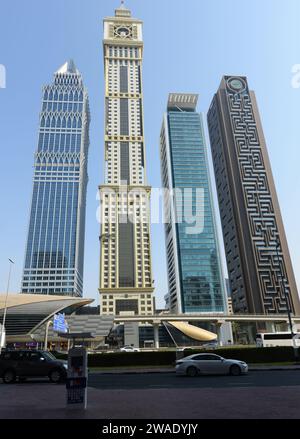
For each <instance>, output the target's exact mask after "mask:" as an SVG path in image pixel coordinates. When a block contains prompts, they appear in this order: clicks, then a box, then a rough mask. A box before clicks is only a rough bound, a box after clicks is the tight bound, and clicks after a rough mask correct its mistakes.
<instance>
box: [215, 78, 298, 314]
mask: <svg viewBox="0 0 300 439" xmlns="http://www.w3.org/2000/svg"><path fill="white" fill-rule="evenodd" d="M208 128H209V134H210V141H211V147H212V154H213V163H214V170H215V176H216V183H217V192H218V198H219V205H220V213H221V222H222V229H223V236H224V243H225V252H226V259H227V267H228V275H229V281H230V289H231V294H232V302H233V309H234V311H235V312H239V313H257V314H260V313H266V314H269V313H286V311H287V302H289V305H288V306H289V308H290V310H291V311H292V312H293V313H294V314H296V315H299V314H300V305H299V297H298V292H297V287H296V282H295V277H294V273H293V268H292V263H291V259H290V255H289V250H288V244H287V240H286V236H285V231H284V226H283V222H282V218H281V213H280V208H279V203H278V199H277V195H276V189H275V185H274V181H273V176H272V171H271V166H270V161H269V157H268V152H267V148H266V143H265V139H264V135H263V130H262V126H261V121H260V117H259V112H258V108H257V103H256V98H255V94H254V92H253V91H250V90H249V87H248V83H247V78H245V77H241V76H239V77H235V76H225V77H223V79H222V82H221V85H220V87H219V89H218V91H217V93H216V94H215V96H214V98H213V101H212V104H211V106H210V109H209V112H208ZM287 298H288V299H287Z"/></svg>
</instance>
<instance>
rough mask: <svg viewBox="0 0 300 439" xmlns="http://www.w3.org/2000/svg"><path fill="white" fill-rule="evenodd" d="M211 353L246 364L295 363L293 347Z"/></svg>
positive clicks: (223, 349)
mask: <svg viewBox="0 0 300 439" xmlns="http://www.w3.org/2000/svg"><path fill="white" fill-rule="evenodd" d="M198 352H203V351H199V350H198V351H194V350H193V351H189V352H188V353H185V356H188V355H192V354H196V353H198ZM209 352H211V353H214V354H217V355H220V356H221V357H224V358H230V359H233V360H241V361H245V362H246V363H281V362H290V361H294V360H295V357H294V349H293V348H292V347H286V346H282V347H274V348H255V347H249V348H247V347H245V348H235V347H232V348H218V349H214V350H210V351H209Z"/></svg>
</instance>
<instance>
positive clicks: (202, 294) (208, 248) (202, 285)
mask: <svg viewBox="0 0 300 439" xmlns="http://www.w3.org/2000/svg"><path fill="white" fill-rule="evenodd" d="M197 100H198V95H194V94H181V93H173V94H170V95H169V101H168V107H167V113H166V114H165V115H164V120H163V126H162V130H161V136H160V155H161V172H162V182H163V186H164V188H165V189H167V191H166V192H165V202H164V206H165V236H166V249H167V268H168V282H169V298H168V304H169V306H170V311H171V312H178V313H196V312H197V313H199V312H200V313H201V312H202V313H208V312H221V313H222V312H225V310H226V305H225V286H224V279H223V275H222V268H221V261H220V255H219V246H218V239H217V232H216V225H215V214H214V208H213V201H212V193H211V185H210V177H209V168H208V157H207V150H206V145H205V136H204V130H203V122H202V116H201V115H200V114H199V113H197V112H196V105H197ZM169 191H173V195H172V194H171V193H170V192H169Z"/></svg>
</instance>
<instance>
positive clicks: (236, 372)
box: [230, 364, 241, 376]
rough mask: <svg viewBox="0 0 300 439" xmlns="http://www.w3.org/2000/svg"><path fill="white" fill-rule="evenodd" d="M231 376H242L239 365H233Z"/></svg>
mask: <svg viewBox="0 0 300 439" xmlns="http://www.w3.org/2000/svg"><path fill="white" fill-rule="evenodd" d="M230 375H233V376H238V375H241V368H240V367H239V366H238V365H237V364H233V365H232V366H231V367H230Z"/></svg>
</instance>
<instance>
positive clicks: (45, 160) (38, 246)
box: [22, 61, 90, 297]
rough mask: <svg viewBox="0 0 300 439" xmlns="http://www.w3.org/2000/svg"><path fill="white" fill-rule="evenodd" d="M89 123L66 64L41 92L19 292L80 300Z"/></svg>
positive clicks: (76, 78) (77, 81)
mask: <svg viewBox="0 0 300 439" xmlns="http://www.w3.org/2000/svg"><path fill="white" fill-rule="evenodd" d="M89 123H90V114H89V102H88V95H87V91H86V89H85V87H84V85H83V81H82V76H81V74H80V72H79V71H78V70H77V68H76V66H75V64H74V62H73V61H68V62H66V63H65V64H64V65H63V66H62V67H61V68H60V69H59V70H58V71H57V72H56V73H55V75H54V82H53V83H52V84H49V85H46V86H45V87H44V89H43V102H42V109H41V114H40V127H39V139H38V147H37V151H36V153H35V158H34V177H33V194H32V202H31V210H30V222H29V231H28V238H27V246H26V254H25V265H24V272H23V279H22V293H30V294H54V295H66V296H77V297H80V296H82V290H83V257H84V232H85V204H86V189H87V181H88V176H87V159H88V147H89Z"/></svg>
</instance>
